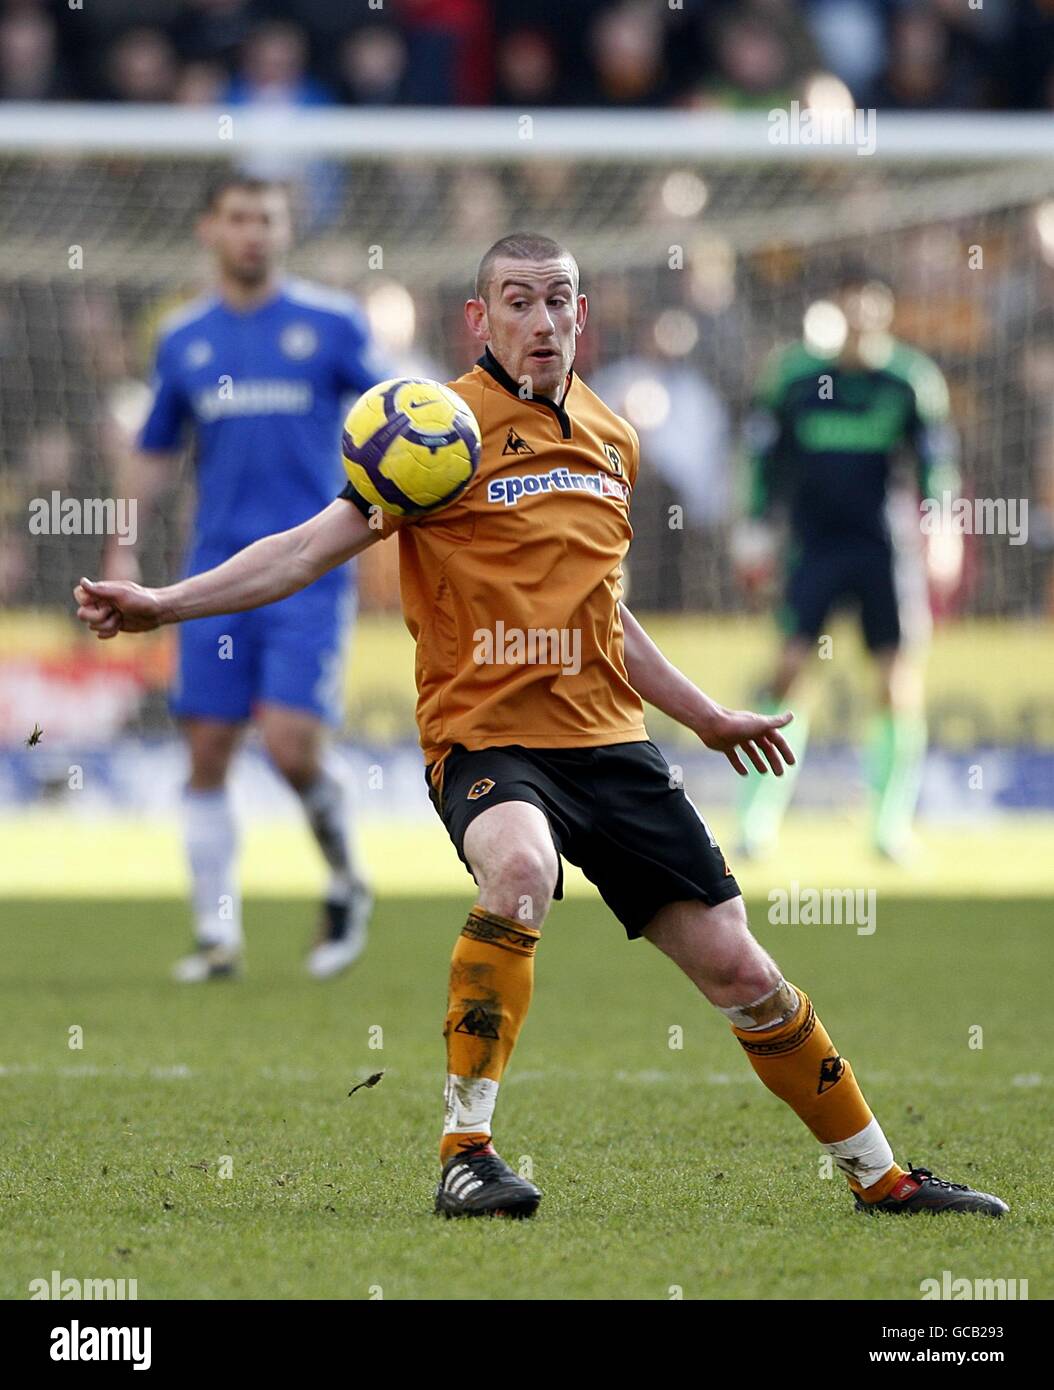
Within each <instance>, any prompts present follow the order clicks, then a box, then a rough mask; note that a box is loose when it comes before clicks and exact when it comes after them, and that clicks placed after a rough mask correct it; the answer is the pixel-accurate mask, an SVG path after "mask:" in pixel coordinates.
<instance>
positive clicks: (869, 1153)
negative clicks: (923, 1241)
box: [732, 986, 904, 1202]
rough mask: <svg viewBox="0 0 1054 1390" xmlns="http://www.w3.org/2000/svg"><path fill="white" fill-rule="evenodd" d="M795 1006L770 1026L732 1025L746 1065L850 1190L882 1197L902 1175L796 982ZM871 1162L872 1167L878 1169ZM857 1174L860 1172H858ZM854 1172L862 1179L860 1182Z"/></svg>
mask: <svg viewBox="0 0 1054 1390" xmlns="http://www.w3.org/2000/svg"><path fill="white" fill-rule="evenodd" d="M794 988H795V989H796V991H797V994H798V1008H797V1009H796V1011H795V1012H794V1014H793V1015H792V1016H791V1017H790V1018H788V1019H786V1020H784V1022H783V1023H779V1024H777V1025H776V1026H775V1027H772V1028H749V1029H747V1028H737V1027H734V1026H733V1029H732V1031H733V1033H735V1035H736V1037H737V1038H738V1039H739V1041H740V1043H741V1044H742V1046H743V1049H744V1051H745V1052H746V1054H747V1056H748V1057H749V1059H750V1065H751V1066H752V1067H753V1068H754V1070H755V1071H756V1072H757V1074H758V1076H760V1077H761V1080H762V1081H763V1082H764V1083H765V1085H766V1086H767V1087H768V1088H769V1090H770V1091H771V1092H772V1093H773V1095H776V1096H779V1098H780V1100H783V1101H786V1102H787V1104H788V1105H789V1106H790V1107H791V1109H792V1110H793V1111H794V1112H795V1114H796V1115H797V1116H798V1117H799V1118H800V1119H801V1120H802V1121H803V1122H804V1123H805V1124H806V1125H807V1126H808V1128H809V1129H810V1130H811V1131H812V1133H813V1134H814V1135H815V1136H816V1138H817V1139H818V1140H819V1141H820V1143H821V1144H823V1145H824V1147H825V1148H826V1149H827V1150H828V1152H829V1153H831V1154H832V1156H833V1157H834V1160H835V1163H836V1164H837V1165H838V1167H839V1168H840V1169H841V1170H842V1172H844V1173H845V1175H846V1177H847V1178H848V1180H849V1185H850V1187H851V1188H852V1189H853V1191H854V1192H857V1193H859V1194H860V1196H861V1197H862V1198H863V1199H864V1200H865V1201H875V1202H878V1201H881V1200H882V1198H883V1197H885V1196H887V1195H888V1193H889V1192H890V1191H891V1189H892V1188H893V1187H894V1186H895V1184H896V1182H897V1181H898V1179H899V1178H901V1177H903V1176H904V1170H903V1168H900V1167H898V1166H897V1164H895V1163H894V1162H893V1161H892V1158H893V1156H892V1152H891V1151H890V1149H889V1146H888V1144H887V1143H886V1140H885V1136H884V1135H883V1134H882V1131H881V1129H880V1127H879V1125H878V1121H877V1120H876V1119H875V1117H874V1115H872V1113H871V1110H870V1108H869V1106H868V1104H867V1101H865V1100H864V1097H863V1094H862V1093H861V1090H860V1087H859V1085H858V1084H857V1080H856V1077H855V1076H854V1075H853V1069H852V1067H851V1066H850V1065H849V1063H848V1062H847V1061H846V1059H845V1058H844V1057H840V1056H839V1055H838V1049H837V1048H836V1047H835V1045H834V1043H832V1042H831V1039H830V1036H829V1034H828V1032H827V1029H826V1028H825V1027H824V1026H823V1024H822V1023H821V1022H820V1020H819V1019H818V1018H817V1017H816V1011H815V1010H814V1008H813V1006H812V1001H811V1000H810V999H809V997H808V995H807V994H805V993H804V992H803V991H802V990H800V989H797V986H795V987H794ZM876 1163H877V1171H876ZM857 1175H859V1176H857ZM859 1178H864V1179H868V1180H869V1181H867V1182H866V1185H865V1184H864V1183H862V1182H861V1181H860V1180H859Z"/></svg>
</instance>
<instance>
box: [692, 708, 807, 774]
mask: <svg viewBox="0 0 1054 1390" xmlns="http://www.w3.org/2000/svg"><path fill="white" fill-rule="evenodd" d="M793 718H794V715H793V714H791V713H789V712H788V713H786V714H752V713H751V712H750V710H745V709H739V710H736V709H721V708H720V707H718V708H717V709H715V710H714V712H713V714H712V715H711V717H710V718H709V719H708V720H707V723H706V725H705V727H703V728H701V729H697V730H696V732H697V733H698V735H699V737H700V738H701V739H702V740H703V742H704V743H705V744H706V746H707V748H712V749H713V750H714V752H715V753H724V755H725V757H726V758H727V759H728V761H729V762H730V763H731V764H732V766H733V767H734V768H735V770H736V771H737V772H738V773H739V775H740V776H741V777H746V776H747V767H746V764H745V763H744V761H743V758H742V756H741V755H742V754H746V756H747V757H748V758H749V759H750V761H751V762H752V763H753V765H754V766H755V767H756V768H757V770H758V771H759V772H768V770H769V768H770V767H771V768H772V771H773V772H774V773H775V774H776V776H777V777H782V776H783V769H784V767H785V766H786V767H793V766H794V754H793V753H792V752H791V748H790V744H789V743H788V742H787V740H786V739H785V738H784V737H783V735H782V734H781V733H780V730H781V729H782V728H783V727H784V726H785V725H787V724H789V723H790V722H791V720H792V719H793ZM766 763H767V764H768V766H767V767H766Z"/></svg>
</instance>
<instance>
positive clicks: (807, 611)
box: [780, 540, 904, 652]
mask: <svg viewBox="0 0 1054 1390" xmlns="http://www.w3.org/2000/svg"><path fill="white" fill-rule="evenodd" d="M845 606H848V607H854V608H857V609H858V611H859V613H860V625H861V627H862V628H863V633H864V642H865V643H866V645H867V649H868V651H871V652H877V651H882V650H888V649H891V648H892V649H895V648H897V647H899V646H900V645H901V637H902V617H903V616H904V614H903V612H902V602H901V596H900V594H899V593H898V575H897V557H896V555H895V553H894V551H893V549H892V547H890V546H888V545H885V544H882V543H880V542H872V541H868V540H861V541H860V542H859V543H858V544H855V545H852V546H846V545H839V546H831V547H829V548H826V549H821V548H819V547H813V548H809V549H806V550H804V551H801V552H800V553H798V554H797V555H796V556H795V558H794V560H793V562H792V564H791V567H790V570H789V572H788V574H787V582H786V589H785V592H784V599H783V607H782V610H781V613H780V624H781V626H782V628H783V630H784V631H785V632H786V633H787V635H788V636H793V637H803V638H807V639H808V640H809V641H815V639H816V638H817V637H819V635H820V633H821V632H823V630H824V624H825V623H826V622H827V619H828V617H829V616H830V614H831V612H832V610H834V609H836V608H841V607H845Z"/></svg>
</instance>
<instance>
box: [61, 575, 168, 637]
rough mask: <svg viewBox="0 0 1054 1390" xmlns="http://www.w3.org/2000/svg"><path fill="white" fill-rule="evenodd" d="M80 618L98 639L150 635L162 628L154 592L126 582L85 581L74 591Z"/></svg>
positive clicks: (159, 606) (159, 607)
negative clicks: (154, 630) (125, 635)
mask: <svg viewBox="0 0 1054 1390" xmlns="http://www.w3.org/2000/svg"><path fill="white" fill-rule="evenodd" d="M73 597H74V598H75V599H76V600H77V605H78V607H77V617H78V618H79V619H80V620H81V622H82V623H86V624H87V626H88V627H90V628H91V630H92V632H94V633H95V635H96V637H100V638H107V637H116V636H117V634H118V633H119V632H150V631H152V629H154V628H155V627H160V626H161V604H160V603H159V601H158V598H157V595H156V594H155V592H154V590H153V589H144V588H143V586H142V585H141V584H132V583H129V582H128V581H126V580H118V579H111V580H105V581H102V582H98V583H97V582H96V581H94V580H92V579H82V580H81V582H80V583H79V584H78V585H77V587H76V588H75V589H74V591H73Z"/></svg>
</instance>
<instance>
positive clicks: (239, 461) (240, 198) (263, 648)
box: [106, 175, 386, 982]
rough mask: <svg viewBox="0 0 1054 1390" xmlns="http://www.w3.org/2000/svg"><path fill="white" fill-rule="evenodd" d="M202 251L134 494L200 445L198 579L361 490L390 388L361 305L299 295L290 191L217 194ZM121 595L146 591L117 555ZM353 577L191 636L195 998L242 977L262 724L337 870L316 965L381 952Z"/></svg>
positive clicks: (166, 338) (186, 644)
mask: <svg viewBox="0 0 1054 1390" xmlns="http://www.w3.org/2000/svg"><path fill="white" fill-rule="evenodd" d="M200 235H201V238H202V240H203V241H204V243H205V245H206V246H207V247H208V248H209V250H210V251H211V253H212V255H213V258H214V261H215V267H216V276H217V286H216V291H215V293H213V294H211V295H208V296H206V297H204V298H201V299H198V300H195V301H194V302H193V303H191V304H188V305H186V306H184V307H183V308H181V309H179V310H178V311H177V312H176V313H175V314H173V315H171V316H170V317H169V319H168V320H166V321H165V322H164V323H163V325H162V329H161V335H160V340H159V343H158V348H157V364H156V370H155V378H154V387H153V403H152V406H151V409H150V413H149V417H148V418H147V421H146V424H145V426H144V427H143V431H142V434H141V437H140V440H139V452H138V454H137V455H136V457H135V458H134V459H133V460H131V463H130V468H131V473H132V476H131V477H130V478H128V479H126V480H125V481H126V482H127V484H128V490H127V493H126V494H125V495H129V496H135V497H138V499H139V506H140V512H141V514H142V511H143V509H144V507H149V504H150V502H151V501H152V500H153V498H155V497H156V496H157V495H158V494H159V493H160V491H161V490H162V488H163V487H164V486H165V484H166V482H167V481H168V480H169V479H170V477H171V474H172V470H173V467H174V464H175V461H176V456H177V455H178V452H179V451H180V449H181V448H182V446H183V444H184V442H185V440H186V437H187V434H188V432H192V433H193V442H194V461H195V469H196V477H197V506H196V511H195V517H194V525H193V533H192V538H191V542H190V549H189V554H188V557H187V566H186V573H188V574H197V573H198V572H199V571H201V570H205V569H209V568H210V567H211V566H213V565H216V564H219V563H220V562H221V561H222V560H225V559H227V558H228V557H229V556H231V555H233V554H235V553H236V552H237V551H238V550H240V549H241V548H242V547H243V546H245V545H248V544H249V543H250V542H251V541H254V540H257V539H259V538H260V537H261V536H266V535H268V534H270V533H271V532H273V531H278V530H284V529H285V528H287V527H289V526H295V525H297V524H298V523H299V522H301V521H306V520H307V519H308V518H309V517H311V516H313V515H314V514H315V513H316V512H318V511H320V510H321V509H322V508H323V507H325V506H327V505H328V504H329V502H330V501H331V500H332V498H333V496H334V494H335V493H336V492H338V491H339V490H340V488H341V486H342V485H343V482H344V478H343V472H342V468H341V463H340V450H339V440H340V430H341V425H342V420H343V415H344V411H345V408H346V404H347V402H348V400H349V398H350V397H353V396H356V395H359V394H361V393H362V392H363V391H365V390H367V389H368V388H369V387H370V386H372V385H374V384H375V383H376V382H377V381H380V380H383V379H384V377H385V375H386V373H385V371H384V369H383V367H382V366H381V364H380V363H379V362H378V360H377V359H376V358H375V356H374V350H373V345H372V342H371V338H370V332H369V328H368V326H367V323H366V320H365V317H364V315H363V313H362V311H361V310H360V308H359V307H358V305H357V304H356V302H355V301H354V300H353V299H351V298H350V297H349V296H347V295H343V294H339V293H336V292H333V291H330V290H327V289H324V288H322V287H320V286H317V285H313V284H309V283H307V282H305V281H301V280H294V279H289V278H285V277H283V276H282V274H281V272H280V269H279V267H280V264H281V260H282V257H283V255H284V253H285V251H286V250H287V248H288V246H289V243H290V235H291V232H290V214H289V204H288V197H287V195H286V193H285V191H284V190H283V189H282V188H281V187H280V186H279V185H275V184H269V183H266V182H262V181H260V180H256V179H250V178H244V177H238V176H236V175H235V176H231V177H229V178H227V179H225V180H224V181H223V182H222V183H221V184H219V185H218V186H217V187H216V189H215V190H214V191H213V193H212V194H211V196H210V198H209V201H208V204H207V207H206V210H205V213H204V215H203V218H202V221H201V226H200ZM106 570H107V574H108V576H109V577H111V578H122V579H136V578H138V575H137V573H136V572H135V570H136V565H135V561H134V557H133V558H132V560H131V562H129V558H128V550H127V548H125V547H121V549H120V551H118V549H117V547H113V548H111V551H110V553H109V555H108V557H107V563H106ZM354 604H355V591H354V575H353V573H352V569H351V566H348V565H345V566H340V567H338V568H337V569H334V570H331V571H330V572H329V573H328V574H326V575H324V576H323V577H322V578H321V579H319V580H317V581H316V582H315V583H314V584H312V585H310V586H309V587H308V588H307V589H304V590H303V591H301V592H300V593H297V594H294V595H292V596H291V597H289V598H286V599H283V600H281V601H280V602H278V603H272V604H270V605H268V606H267V607H265V608H262V609H259V610H256V611H252V612H245V613H237V614H231V615H229V616H226V617H220V618H208V619H202V620H200V621H197V622H191V623H188V624H186V626H185V627H183V628H182V629H181V632H180V650H179V673H178V677H177V681H176V685H175V688H174V690H173V692H172V700H171V708H172V712H173V714H174V715H175V716H176V717H177V718H178V719H179V721H180V725H181V729H182V731H183V733H184V735H185V737H186V739H187V742H188V747H189V751H190V762H191V772H190V780H189V783H188V785H187V788H186V793H185V805H186V830H187V853H188V858H189V861H190V871H191V877H192V882H193V897H194V912H195V919H196V936H197V940H196V944H195V949H194V951H193V953H192V954H191V955H190V956H188V957H186V958H185V959H184V960H182V961H180V962H179V963H178V964H177V966H176V972H175V973H176V977H177V979H179V980H181V981H184V982H195V981H199V980H204V979H208V978H210V977H213V976H217V975H228V974H233V973H236V972H237V971H238V969H239V967H240V963H241V947H242V926H241V905H240V896H239V891H238V882H237V875H236V857H237V829H236V825H235V821H234V817H233V814H232V810H231V806H230V803H229V799H228V794H227V772H228V768H229V765H230V761H231V758H232V756H233V754H234V751H235V749H236V747H237V745H238V742H239V739H240V737H241V735H242V733H243V731H244V729H245V726H246V723H247V721H249V720H250V719H252V720H254V721H255V722H256V724H257V727H258V728H259V730H260V733H261V735H262V737H263V741H264V744H265V746H266V748H267V751H268V754H269V755H270V757H271V759H272V761H273V763H274V765H275V767H276V768H277V769H278V771H279V772H280V773H281V774H282V776H283V777H284V778H285V779H286V781H287V782H288V783H289V785H290V786H291V787H292V788H293V790H294V791H295V792H296V793H297V795H298V796H299V797H300V799H301V802H302V804H303V806H304V811H305V813H306V815H307V818H308V822H309V824H310V826H311V829H312V831H313V833H314V835H315V838H316V839H317V841H318V844H319V847H320V849H321V851H322V853H323V855H324V856H325V858H326V861H327V863H328V865H329V868H330V874H331V877H330V884H329V888H328V891H327V894H326V900H325V903H324V906H323V912H322V923H321V928H320V933H319V939H318V941H317V943H316V944H315V946H314V948H313V949H312V951H311V953H310V955H309V957H308V961H307V965H308V969H309V971H310V972H311V973H312V974H313V975H315V976H317V977H324V976H327V975H332V974H335V973H336V972H337V971H339V970H341V969H344V968H345V967H346V966H348V965H350V964H351V963H352V961H353V960H355V959H356V957H357V956H358V955H359V954H360V953H361V951H362V948H363V946H364V945H365V938H366V923H367V918H368V916H369V910H370V895H369V892H368V890H367V888H366V885H365V883H364V881H363V878H362V875H361V873H360V871H359V869H358V866H357V865H356V863H355V858H354V854H353V851H352V847H351V842H350V839H349V834H348V826H347V813H346V807H345V804H344V803H345V796H344V791H343V788H342V786H341V783H340V781H339V780H338V779H337V778H336V777H335V776H334V775H333V774H332V772H331V771H329V770H328V769H327V768H326V767H325V765H324V758H323V752H324V744H325V733H326V725H327V724H336V723H339V720H340V712H341V693H342V692H341V677H342V665H343V643H344V638H345V637H346V635H347V633H348V631H349V627H350V623H351V621H352V619H353V616H354Z"/></svg>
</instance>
